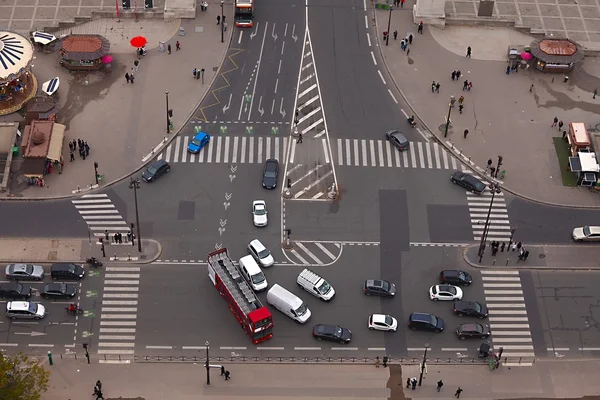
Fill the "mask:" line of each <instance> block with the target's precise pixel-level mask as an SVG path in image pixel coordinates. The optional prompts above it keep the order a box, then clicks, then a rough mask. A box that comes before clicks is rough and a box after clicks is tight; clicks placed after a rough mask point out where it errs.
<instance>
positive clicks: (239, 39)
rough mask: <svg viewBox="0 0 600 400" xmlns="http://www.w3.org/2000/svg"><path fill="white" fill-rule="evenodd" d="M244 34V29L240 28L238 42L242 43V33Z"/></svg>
mask: <svg viewBox="0 0 600 400" xmlns="http://www.w3.org/2000/svg"><path fill="white" fill-rule="evenodd" d="M243 34H244V31H243V30H241V29H240V36H239V38H238V44H240V43H242V35H243Z"/></svg>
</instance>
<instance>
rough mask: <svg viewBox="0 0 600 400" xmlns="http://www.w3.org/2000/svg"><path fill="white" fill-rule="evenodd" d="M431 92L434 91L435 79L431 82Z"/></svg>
mask: <svg viewBox="0 0 600 400" xmlns="http://www.w3.org/2000/svg"><path fill="white" fill-rule="evenodd" d="M431 93H435V81H433V82H431Z"/></svg>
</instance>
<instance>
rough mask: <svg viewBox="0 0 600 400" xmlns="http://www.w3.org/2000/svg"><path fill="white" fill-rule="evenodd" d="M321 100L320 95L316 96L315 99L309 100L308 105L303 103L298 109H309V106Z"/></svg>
mask: <svg viewBox="0 0 600 400" xmlns="http://www.w3.org/2000/svg"><path fill="white" fill-rule="evenodd" d="M318 98H319V95H316V96H315V97H313V98H312V99H310V100H308V101H307V102H306V103H302V105H301V106H299V107H298V108H299V109H300V110H303V109H304V108H305V107H307V106H308V105H310V104H312V103H313V102H315V101H317V99H318Z"/></svg>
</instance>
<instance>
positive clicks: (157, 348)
mask: <svg viewBox="0 0 600 400" xmlns="http://www.w3.org/2000/svg"><path fill="white" fill-rule="evenodd" d="M172 348H173V346H146V349H148V350H171V349H172Z"/></svg>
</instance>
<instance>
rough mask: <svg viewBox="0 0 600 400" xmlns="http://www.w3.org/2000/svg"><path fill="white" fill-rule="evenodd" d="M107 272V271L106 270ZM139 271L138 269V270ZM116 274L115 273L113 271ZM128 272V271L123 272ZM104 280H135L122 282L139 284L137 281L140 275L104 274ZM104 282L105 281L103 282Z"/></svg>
mask: <svg viewBox="0 0 600 400" xmlns="http://www.w3.org/2000/svg"><path fill="white" fill-rule="evenodd" d="M107 271H108V269H107ZM138 271H139V268H138ZM113 272H116V271H113ZM123 272H130V271H123ZM104 278H105V279H118V278H126V279H136V280H135V281H123V282H139V281H137V279H140V274H106V275H104ZM105 282H106V281H105Z"/></svg>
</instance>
